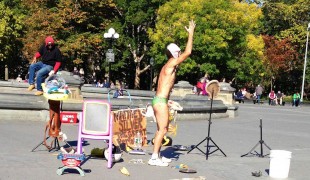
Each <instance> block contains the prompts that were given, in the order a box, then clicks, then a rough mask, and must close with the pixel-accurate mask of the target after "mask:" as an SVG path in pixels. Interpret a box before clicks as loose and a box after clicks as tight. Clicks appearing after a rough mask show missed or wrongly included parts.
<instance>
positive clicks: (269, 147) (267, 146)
mask: <svg viewBox="0 0 310 180" xmlns="http://www.w3.org/2000/svg"><path fill="white" fill-rule="evenodd" d="M263 144H264V145H265V146H266V147H267V148H268V149H269V150H271V148H270V147H269V146H268V145H267V144H266V143H265V142H263Z"/></svg>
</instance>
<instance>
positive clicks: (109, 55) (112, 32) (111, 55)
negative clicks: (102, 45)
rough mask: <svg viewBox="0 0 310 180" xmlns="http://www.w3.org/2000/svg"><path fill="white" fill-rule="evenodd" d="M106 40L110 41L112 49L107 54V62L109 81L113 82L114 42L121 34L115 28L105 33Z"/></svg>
mask: <svg viewBox="0 0 310 180" xmlns="http://www.w3.org/2000/svg"><path fill="white" fill-rule="evenodd" d="M103 36H104V38H105V39H108V40H110V49H108V51H107V52H106V61H107V62H108V63H109V81H108V82H110V81H111V63H112V62H114V57H115V55H114V53H113V40H114V39H118V38H119V34H118V33H117V32H115V29H114V28H110V29H109V30H108V32H107V33H104V35H103Z"/></svg>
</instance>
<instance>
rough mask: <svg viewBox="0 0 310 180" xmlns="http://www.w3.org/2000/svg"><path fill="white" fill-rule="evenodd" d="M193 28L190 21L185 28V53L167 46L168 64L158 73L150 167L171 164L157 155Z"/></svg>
mask: <svg viewBox="0 0 310 180" xmlns="http://www.w3.org/2000/svg"><path fill="white" fill-rule="evenodd" d="M195 26H196V25H195V22H194V21H193V20H191V21H190V22H189V27H185V29H186V31H187V32H188V40H187V44H186V48H185V51H184V52H183V53H182V54H181V49H180V48H179V47H178V46H177V45H176V44H174V43H171V44H169V45H168V46H167V50H166V55H167V57H168V62H167V63H166V64H165V65H164V66H163V67H162V69H161V71H160V74H159V79H158V86H157V91H156V95H155V97H154V98H153V100H152V106H153V109H154V114H155V117H156V122H157V132H156V134H155V140H154V148H153V154H152V157H151V159H150V160H149V161H148V164H149V165H152V166H168V165H169V164H168V163H169V162H171V159H168V158H165V157H160V154H159V153H160V148H161V144H162V140H163V137H164V136H165V134H166V133H167V130H168V124H169V107H168V99H169V94H170V92H171V89H172V88H173V85H174V81H175V78H176V70H177V67H178V65H179V64H180V63H182V62H183V61H184V60H185V59H186V58H187V57H188V56H189V55H190V54H191V52H192V47H193V36H194V29H195Z"/></svg>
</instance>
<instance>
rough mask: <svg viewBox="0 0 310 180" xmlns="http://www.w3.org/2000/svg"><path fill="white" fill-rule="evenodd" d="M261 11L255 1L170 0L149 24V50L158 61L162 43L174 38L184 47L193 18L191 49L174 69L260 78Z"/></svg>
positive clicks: (186, 73)
mask: <svg viewBox="0 0 310 180" xmlns="http://www.w3.org/2000/svg"><path fill="white" fill-rule="evenodd" d="M261 18H262V12H261V10H260V8H258V7H257V5H256V4H248V3H242V2H241V3H240V2H238V1H234V0H211V1H204V0H190V1H182V0H172V1H169V2H167V3H166V4H164V5H163V6H161V7H160V8H159V11H158V19H157V22H156V28H155V29H154V30H153V29H149V34H150V38H151V40H152V42H153V43H154V44H153V46H152V48H151V51H152V54H154V56H155V57H156V61H157V63H158V64H159V65H163V64H164V63H165V61H166V60H165V59H166V57H165V56H164V55H163V53H162V52H164V48H165V47H166V44H168V43H169V42H175V43H177V44H179V45H180V46H181V49H184V46H185V44H186V39H187V34H186V33H187V32H186V31H185V30H184V26H186V25H187V24H188V21H189V20H190V19H194V20H195V22H196V24H197V26H196V30H195V35H194V48H193V53H192V55H191V56H190V58H189V59H188V60H187V61H185V63H183V64H182V65H181V66H180V68H179V71H178V74H179V75H180V76H181V77H182V78H185V79H186V80H189V81H192V82H193V81H195V79H194V80H193V79H192V77H196V78H197V74H198V75H199V74H201V73H202V74H204V73H208V74H209V75H211V76H212V77H213V78H218V79H219V78H223V77H225V78H226V79H238V82H241V83H242V82H246V81H248V80H250V79H255V80H257V81H259V80H260V75H261V72H263V71H264V70H263V69H262V60H263V48H264V44H263V40H262V38H261V37H260V36H259V28H260V20H261Z"/></svg>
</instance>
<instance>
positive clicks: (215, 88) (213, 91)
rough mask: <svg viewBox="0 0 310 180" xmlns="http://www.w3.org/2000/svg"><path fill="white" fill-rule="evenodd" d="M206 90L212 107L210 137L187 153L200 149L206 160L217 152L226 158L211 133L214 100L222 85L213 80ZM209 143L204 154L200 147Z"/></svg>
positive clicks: (209, 127)
mask: <svg viewBox="0 0 310 180" xmlns="http://www.w3.org/2000/svg"><path fill="white" fill-rule="evenodd" d="M206 90H207V92H208V94H209V95H211V107H210V115H209V120H208V121H209V126H208V136H207V137H205V138H204V139H203V140H202V141H200V142H199V143H198V144H197V145H195V146H194V147H193V148H192V149H191V150H189V151H188V152H187V154H188V153H190V152H191V151H192V150H194V149H198V150H199V151H200V152H202V153H203V154H205V155H206V160H208V157H209V155H210V154H212V153H214V152H216V151H218V150H219V151H221V153H222V154H223V155H224V156H225V157H226V154H225V153H224V152H223V151H222V150H221V148H220V147H219V146H218V145H217V144H216V143H215V142H214V141H213V140H212V138H211V136H210V131H211V124H212V121H211V118H212V112H213V98H214V97H217V95H218V93H219V91H220V85H219V82H218V81H217V80H212V81H210V82H208V84H207V85H206ZM205 141H207V150H206V152H204V151H203V150H201V149H200V148H199V145H200V144H202V143H203V142H205ZM210 141H211V143H213V145H211V144H210ZM211 147H216V149H215V150H213V151H210V150H211Z"/></svg>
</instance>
